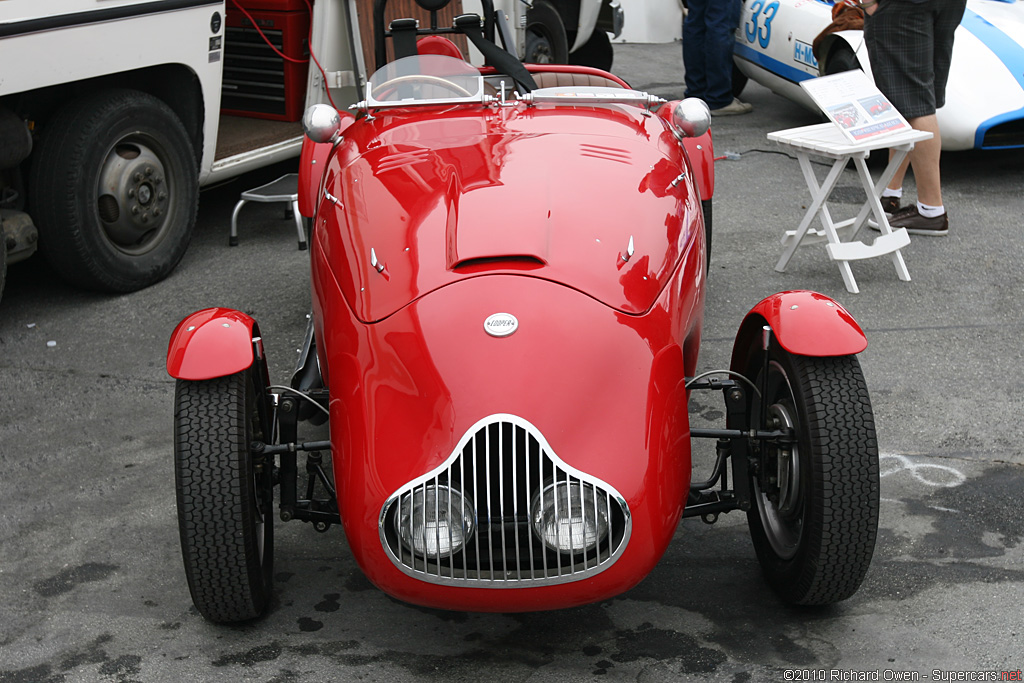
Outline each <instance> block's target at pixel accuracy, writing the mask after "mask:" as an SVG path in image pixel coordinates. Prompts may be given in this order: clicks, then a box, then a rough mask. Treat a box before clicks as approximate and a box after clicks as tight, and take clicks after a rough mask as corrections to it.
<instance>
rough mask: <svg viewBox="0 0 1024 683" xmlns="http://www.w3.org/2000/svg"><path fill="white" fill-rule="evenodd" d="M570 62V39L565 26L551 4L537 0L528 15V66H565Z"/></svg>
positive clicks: (543, 0)
mask: <svg viewBox="0 0 1024 683" xmlns="http://www.w3.org/2000/svg"><path fill="white" fill-rule="evenodd" d="M568 61H569V38H568V37H567V36H566V34H565V24H563V23H562V17H561V16H560V15H559V14H558V10H556V9H555V8H554V7H553V6H552V5H551V3H549V2H547V0H535V2H534V3H533V8H532V9H530V11H528V12H527V13H526V54H525V55H524V56H523V62H525V63H527V64H565V63H566V62H568Z"/></svg>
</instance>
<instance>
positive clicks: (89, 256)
mask: <svg viewBox="0 0 1024 683" xmlns="http://www.w3.org/2000/svg"><path fill="white" fill-rule="evenodd" d="M111 188H113V191H111ZM29 191H30V200H31V202H32V205H33V210H32V216H33V218H34V219H36V224H37V227H38V229H39V246H40V251H41V252H42V253H43V255H44V256H45V258H46V259H47V260H48V261H49V262H50V263H51V264H52V265H53V266H54V268H55V269H56V270H57V272H58V273H59V274H60V275H61V276H62V277H63V278H64V279H66V280H67V281H68V282H70V283H71V284H74V285H78V286H80V287H84V288H87V289H94V290H99V291H106V292H131V291H135V290H137V289H142V288H143V287H148V286H149V285H152V284H154V283H155V282H158V281H160V280H162V279H163V278H165V277H167V275H168V274H169V273H170V272H171V271H172V270H173V269H174V267H175V266H176V265H177V264H178V262H179V261H180V260H181V257H182V256H183V255H184V254H185V250H186V249H187V248H188V244H189V241H190V240H191V238H192V229H193V226H194V225H195V218H196V209H197V207H198V201H197V198H198V192H199V183H198V164H197V162H196V155H195V151H194V148H193V145H192V141H191V140H190V139H189V137H188V134H187V133H186V131H185V128H184V126H183V125H182V123H181V121H180V120H179V119H178V117H177V116H176V115H175V114H174V112H173V111H171V109H170V108H169V107H168V106H167V105H166V104H165V103H164V102H162V101H161V100H158V99H157V98H155V97H153V96H151V95H148V94H146V93H142V92H139V91H135V90H123V89H118V90H105V91H101V92H98V93H95V94H93V95H91V96H87V97H84V98H82V99H76V100H72V101H71V102H70V103H69V104H68V105H66V106H65V107H64V108H63V109H62V110H60V111H59V112H58V113H57V114H55V115H54V116H53V118H51V119H50V121H49V122H48V123H47V124H46V127H45V129H44V131H43V134H42V138H41V140H40V143H39V147H38V148H37V149H36V152H35V154H34V155H33V160H32V168H31V173H30V176H29Z"/></svg>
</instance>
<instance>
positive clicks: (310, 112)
mask: <svg viewBox="0 0 1024 683" xmlns="http://www.w3.org/2000/svg"><path fill="white" fill-rule="evenodd" d="M302 130H304V131H305V132H306V137H307V138H309V139H310V140H312V141H313V142H318V143H319V142H335V141H336V140H337V138H338V135H339V133H340V131H341V116H340V115H339V114H338V110H337V109H335V108H334V107H332V106H330V105H328V104H314V105H313V106H312V107H310V108H309V109H307V110H306V113H305V114H303V115H302Z"/></svg>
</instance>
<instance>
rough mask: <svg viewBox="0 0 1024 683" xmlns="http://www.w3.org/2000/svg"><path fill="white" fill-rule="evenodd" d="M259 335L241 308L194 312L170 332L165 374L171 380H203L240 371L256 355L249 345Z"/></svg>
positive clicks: (255, 341)
mask: <svg viewBox="0 0 1024 683" xmlns="http://www.w3.org/2000/svg"><path fill="white" fill-rule="evenodd" d="M259 336H260V333H259V326H258V325H257V324H256V321H255V320H253V319H252V318H251V317H249V316H248V315H246V314H245V313H242V312H241V311H235V310H232V309H230V308H206V309H203V310H201V311H196V312H195V313H193V314H192V315H190V316H188V317H187V318H185V319H184V320H182V321H181V322H180V323H178V326H177V327H175V328H174V332H173V333H171V341H170V343H169V344H168V345H167V374H169V375H170V376H171V377H174V378H175V379H187V380H203V379H213V378H214V377H226V376H227V375H233V374H235V373H236V372H241V371H242V370H245V369H246V368H248V367H250V366H251V365H252V363H253V359H254V358H255V357H256V354H255V353H254V352H253V345H254V344H259ZM260 355H261V356H262V354H260ZM262 360H263V359H262V358H260V361H261V362H262Z"/></svg>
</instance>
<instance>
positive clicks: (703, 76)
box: [683, 0, 713, 101]
mask: <svg viewBox="0 0 1024 683" xmlns="http://www.w3.org/2000/svg"><path fill="white" fill-rule="evenodd" d="M711 2H713V0H691V1H690V2H688V3H687V12H686V19H685V20H684V21H683V69H684V70H685V73H684V74H683V77H684V79H685V82H686V94H685V97H699V98H701V99H702V100H704V101H707V94H708V93H707V90H708V82H707V66H706V65H707V61H706V60H707V49H706V35H707V27H706V26H705V22H706V19H707V17H706V15H707V9H708V5H709V3H711Z"/></svg>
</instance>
